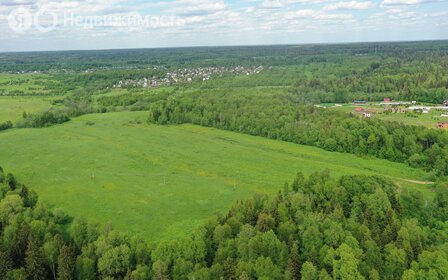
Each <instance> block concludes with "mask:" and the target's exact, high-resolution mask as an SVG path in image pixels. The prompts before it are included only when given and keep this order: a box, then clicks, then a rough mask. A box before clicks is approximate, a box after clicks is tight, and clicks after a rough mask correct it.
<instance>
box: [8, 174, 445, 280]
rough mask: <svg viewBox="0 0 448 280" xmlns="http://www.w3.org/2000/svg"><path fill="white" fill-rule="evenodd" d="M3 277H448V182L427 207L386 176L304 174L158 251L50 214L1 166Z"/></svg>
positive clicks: (133, 239) (156, 247) (417, 195)
mask: <svg viewBox="0 0 448 280" xmlns="http://www.w3.org/2000/svg"><path fill="white" fill-rule="evenodd" d="M0 186H1V188H0V279H35V280H39V279H136V280H137V279H160V280H162V279H304V280H324V279H370V280H375V279H422V280H423V279H445V278H444V277H445V276H446V275H448V234H447V233H448V222H447V220H448V186H447V185H446V184H445V185H439V186H438V187H437V189H436V193H435V199H434V200H431V201H430V202H429V203H428V202H425V203H422V202H421V201H420V200H419V198H421V197H422V195H421V193H414V192H401V193H399V192H398V190H397V187H396V186H395V185H394V184H393V183H391V182H390V181H389V180H386V179H384V178H381V177H376V176H344V177H341V178H340V179H338V180H336V179H333V178H331V176H330V174H329V172H328V171H323V172H318V173H315V174H313V175H311V176H310V177H309V178H305V177H304V176H303V175H302V174H301V173H298V174H297V177H296V178H295V180H294V181H293V182H292V183H291V184H285V186H284V188H283V189H282V190H281V191H279V193H278V195H276V196H275V197H270V198H269V197H267V196H264V195H256V196H254V198H253V199H250V200H247V201H238V202H237V203H236V204H235V205H234V206H233V207H232V208H231V209H230V210H229V212H228V213H227V214H226V215H218V216H215V217H214V218H212V219H210V220H209V221H208V222H206V223H205V224H204V225H203V226H201V227H200V228H199V229H197V230H196V231H194V232H193V233H192V234H191V235H189V236H187V237H185V238H182V239H179V240H174V241H163V242H151V243H147V242H145V241H144V239H143V238H142V237H139V236H138V235H128V234H124V233H122V232H119V231H117V230H114V229H113V228H112V226H111V225H110V224H105V225H98V224H93V223H88V222H87V221H86V220H85V219H83V218H78V219H75V221H74V222H71V218H70V217H68V216H67V214H65V213H64V212H63V211H61V210H59V209H55V210H52V211H50V210H49V209H48V208H46V207H45V206H44V205H43V204H41V203H40V202H38V199H37V195H36V193H35V192H34V191H32V190H30V189H28V188H27V187H26V186H24V185H23V184H20V183H19V182H17V180H16V179H15V178H14V176H13V175H12V174H9V173H8V174H5V173H4V172H3V169H0Z"/></svg>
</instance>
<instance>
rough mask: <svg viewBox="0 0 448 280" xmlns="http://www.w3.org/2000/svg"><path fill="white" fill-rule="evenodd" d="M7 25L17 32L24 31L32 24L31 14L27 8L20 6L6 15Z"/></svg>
mask: <svg viewBox="0 0 448 280" xmlns="http://www.w3.org/2000/svg"><path fill="white" fill-rule="evenodd" d="M8 24H9V27H10V28H11V29H12V30H14V31H15V32H18V33H24V32H26V31H27V30H28V29H30V28H31V26H32V25H33V15H32V14H31V11H30V10H29V9H26V8H23V7H20V8H17V9H15V10H13V11H11V13H10V14H9V16H8Z"/></svg>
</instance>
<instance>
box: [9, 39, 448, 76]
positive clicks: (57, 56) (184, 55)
mask: <svg viewBox="0 0 448 280" xmlns="http://www.w3.org/2000/svg"><path fill="white" fill-rule="evenodd" d="M447 53H448V45H447V44H446V41H424V42H382V43H380V42H378V43H355V44H318V45H316V44H309V45H273V46H234V47H196V48H193V47H190V48H166V49H164V48H161V49H129V50H98V51H60V52H27V53H17V52H16V53H0V72H20V71H26V72H29V71H50V72H51V71H59V70H64V71H67V70H76V71H77V70H87V69H109V68H115V69H147V68H148V67H151V66H154V65H157V66H163V67H167V68H173V67H185V66H187V67H197V66H230V65H253V64H254V63H256V64H264V65H273V66H278V65H297V64H301V63H313V62H326V61H330V60H333V61H338V60H339V61H340V60H341V57H343V56H366V55H367V56H368V55H376V56H379V57H388V56H394V57H398V58H400V59H410V58H420V59H421V58H422V57H428V56H433V55H435V54H436V55H446V54H447Z"/></svg>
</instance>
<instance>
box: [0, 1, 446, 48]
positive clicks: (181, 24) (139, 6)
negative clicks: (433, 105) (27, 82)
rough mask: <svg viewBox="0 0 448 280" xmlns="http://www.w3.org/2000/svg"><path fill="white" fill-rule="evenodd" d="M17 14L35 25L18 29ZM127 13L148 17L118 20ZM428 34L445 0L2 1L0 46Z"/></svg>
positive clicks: (440, 32) (442, 27) (440, 19)
mask: <svg viewBox="0 0 448 280" xmlns="http://www.w3.org/2000/svg"><path fill="white" fill-rule="evenodd" d="M17 11H20V12H23V11H26V12H27V14H26V15H27V16H30V19H31V20H32V23H33V24H31V26H29V28H28V27H27V28H26V30H20V32H17V30H16V29H14V28H11V26H12V25H11V22H12V23H13V24H14V23H15V22H14V21H11V18H12V17H11V16H10V15H11V13H13V15H16V14H17ZM36 15H38V16H36ZM70 17H71V19H73V17H77V18H79V19H82V20H80V21H79V22H81V24H79V22H78V23H77V24H74V23H73V22H74V21H73V20H72V21H70ZM93 17H97V18H102V19H104V18H105V17H108V18H109V19H110V18H112V19H114V21H113V23H111V22H108V23H107V24H104V23H102V24H92V21H90V22H89V19H92V18H93ZM131 17H132V18H137V17H139V18H142V19H145V17H146V19H148V18H149V19H150V20H151V22H150V24H148V23H149V21H146V22H145V23H146V24H135V22H133V23H132V24H129V23H128V22H127V21H126V23H124V21H123V22H122V21H119V22H120V23H119V24H117V22H118V21H117V19H120V20H121V19H129V18H131ZM14 18H15V17H14ZM67 18H68V19H69V20H68V21H67ZM36 21H37V22H38V23H39V24H40V26H43V27H44V28H43V29H42V28H40V29H39V28H38V26H36V25H35V24H34V23H35V22H36ZM86 23H90V24H86ZM13 27H14V26H13ZM49 27H51V28H49ZM43 31H45V32H43ZM429 39H448V1H444V0H379V1H364V0H359V1H358V0H347V1H345V0H329V1H324V0H240V1H236V0H227V1H226V0H215V1H212V0H178V1H163V0H155V1H143V0H130V1H129V0H128V1H122V0H65V1H57V0H0V51H31V50H65V49H110V48H151V47H178V46H204V45H213V46H216V45H256V44H300V43H329V42H359V41H402V40H429Z"/></svg>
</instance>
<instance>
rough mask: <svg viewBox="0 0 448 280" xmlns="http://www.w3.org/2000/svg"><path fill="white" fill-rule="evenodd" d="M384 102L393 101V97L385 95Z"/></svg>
mask: <svg viewBox="0 0 448 280" xmlns="http://www.w3.org/2000/svg"><path fill="white" fill-rule="evenodd" d="M384 102H392V99H390V98H387V97H385V98H384Z"/></svg>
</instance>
